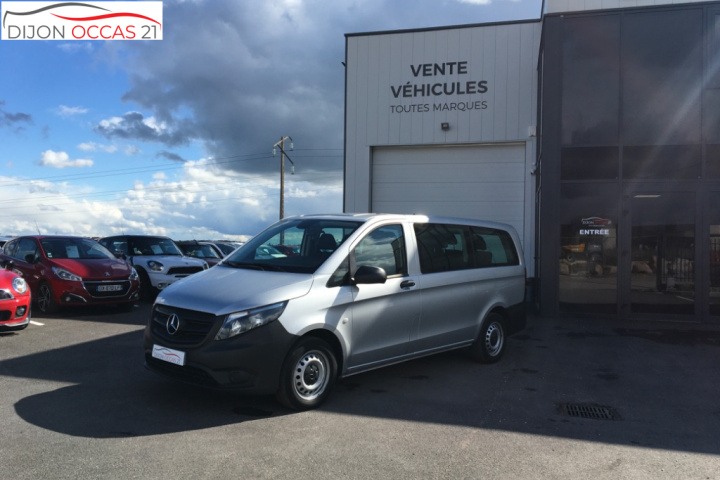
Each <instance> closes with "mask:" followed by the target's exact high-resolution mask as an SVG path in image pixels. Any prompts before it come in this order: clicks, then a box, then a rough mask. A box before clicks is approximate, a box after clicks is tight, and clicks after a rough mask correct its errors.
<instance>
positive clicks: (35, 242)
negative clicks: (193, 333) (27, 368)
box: [0, 235, 140, 313]
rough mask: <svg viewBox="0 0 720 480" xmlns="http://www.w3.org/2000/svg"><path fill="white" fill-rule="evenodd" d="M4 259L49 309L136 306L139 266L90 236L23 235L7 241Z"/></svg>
mask: <svg viewBox="0 0 720 480" xmlns="http://www.w3.org/2000/svg"><path fill="white" fill-rule="evenodd" d="M0 262H3V263H5V264H11V265H12V267H11V268H12V270H13V271H14V272H16V273H18V274H19V275H21V276H22V277H23V278H24V279H25V281H26V282H27V283H28V286H29V288H30V290H31V291H32V297H33V300H35V302H36V303H37V306H38V308H39V309H40V311H41V312H43V313H53V312H55V311H57V310H58V309H59V308H60V307H62V306H65V305H88V304H119V305H125V306H131V305H132V304H133V303H135V302H136V301H137V300H138V299H139V291H140V280H139V278H138V274H137V272H136V271H135V269H134V268H133V267H132V266H130V265H128V264H127V263H126V262H125V261H124V260H121V259H119V258H117V257H115V256H114V255H113V254H112V253H110V251H109V250H108V249H106V248H105V247H103V246H102V245H100V243H98V242H96V241H95V240H92V239H89V238H84V237H69V236H50V235H28V236H24V237H17V238H14V239H12V240H10V241H8V242H7V243H6V244H5V246H4V247H3V253H2V254H0Z"/></svg>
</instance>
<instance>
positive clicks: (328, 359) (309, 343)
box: [276, 337, 337, 410]
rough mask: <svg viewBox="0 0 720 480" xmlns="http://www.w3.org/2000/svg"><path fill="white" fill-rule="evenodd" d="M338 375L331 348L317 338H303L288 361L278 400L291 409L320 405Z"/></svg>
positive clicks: (281, 376) (291, 352) (283, 371)
mask: <svg viewBox="0 0 720 480" xmlns="http://www.w3.org/2000/svg"><path fill="white" fill-rule="evenodd" d="M336 376H337V360H336V358H335V354H334V353H333V350H332V348H330V345H328V344H327V342H325V341H324V340H321V339H319V338H314V337H305V338H303V339H301V340H300V341H299V342H298V343H297V344H296V345H295V347H293V349H292V350H290V353H289V354H288V356H287V357H286V358H285V362H284V363H283V367H282V370H281V372H280V387H279V388H278V391H277V395H276V396H277V400H278V401H279V402H280V403H282V404H283V405H284V406H286V407H288V408H289V409H291V410H310V409H312V408H317V407H318V406H320V405H321V404H322V403H323V402H324V401H325V399H326V398H327V397H328V395H329V394H330V390H331V389H332V387H333V385H334V384H335V377H336Z"/></svg>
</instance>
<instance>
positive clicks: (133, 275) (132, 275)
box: [128, 267, 140, 282]
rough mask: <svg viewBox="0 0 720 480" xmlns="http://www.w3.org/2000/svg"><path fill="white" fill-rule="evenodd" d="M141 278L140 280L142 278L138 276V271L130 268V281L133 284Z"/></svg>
mask: <svg viewBox="0 0 720 480" xmlns="http://www.w3.org/2000/svg"><path fill="white" fill-rule="evenodd" d="M139 278H140V277H139V276H138V273H137V270H135V269H134V268H132V267H130V276H129V277H128V279H129V280H130V281H131V282H134V281H135V280H137V279H139Z"/></svg>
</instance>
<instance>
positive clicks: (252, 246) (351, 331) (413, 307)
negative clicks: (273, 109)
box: [144, 214, 525, 410]
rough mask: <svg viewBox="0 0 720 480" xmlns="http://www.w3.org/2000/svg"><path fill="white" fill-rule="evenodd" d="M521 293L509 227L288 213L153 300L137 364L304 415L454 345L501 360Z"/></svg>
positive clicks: (519, 321)
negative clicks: (343, 388)
mask: <svg viewBox="0 0 720 480" xmlns="http://www.w3.org/2000/svg"><path fill="white" fill-rule="evenodd" d="M276 247H279V248H276ZM287 247H291V248H287ZM281 252H286V253H281ZM524 297H525V265H524V262H523V255H522V251H521V247H520V241H519V238H518V235H517V233H516V231H515V230H514V229H513V228H512V227H510V226H509V225H504V224H500V223H494V222H483V221H477V220H466V219H457V218H445V217H428V216H422V215H389V214H338V215H307V216H298V217H291V218H286V219H283V220H281V221H279V222H278V223H276V224H274V225H272V226H270V227H269V228H267V229H266V230H264V231H263V232H261V233H260V234H258V235H257V236H255V237H254V238H253V239H252V240H250V241H249V242H247V243H246V244H245V245H244V246H243V247H241V248H239V249H238V250H236V251H235V252H234V253H233V254H232V255H230V256H228V257H227V258H225V259H224V260H223V261H222V262H221V263H219V264H218V265H216V266H215V267H213V268H211V269H209V270H205V271H202V272H200V273H197V274H195V275H192V276H190V277H187V278H185V279H183V280H180V281H178V282H176V283H173V284H172V285H170V286H168V287H167V288H166V289H164V290H163V291H162V292H160V294H159V296H158V297H157V299H156V301H155V303H154V305H153V309H152V314H151V317H150V319H149V321H148V324H147V326H146V328H145V333H144V348H145V365H146V367H147V368H149V369H150V370H153V371H155V372H158V373H161V374H165V375H169V376H172V377H175V378H177V379H181V380H185V381H189V382H192V383H195V384H200V385H205V386H208V387H215V388H228V389H236V390H241V391H245V392H248V393H254V394H267V393H275V394H276V396H277V398H278V400H279V401H280V402H281V403H283V404H284V405H285V406H287V407H289V408H291V409H296V410H303V409H309V408H314V407H317V406H318V405H320V404H321V403H322V402H323V401H324V400H325V399H326V398H327V396H328V394H329V393H330V390H331V388H332V386H333V384H334V382H335V381H336V380H337V379H338V378H342V377H347V376H349V375H354V374H357V373H360V372H365V371H367V370H371V369H374V368H379V367H382V366H385V365H390V364H393V363H398V362H402V361H405V360H410V359H413V358H418V357H421V356H425V355H430V354H433V353H438V352H443V351H447V350H451V349H458V348H466V349H467V350H468V351H469V352H470V355H471V357H473V358H474V359H476V360H478V361H481V362H484V363H493V362H496V361H498V360H499V359H500V357H501V356H502V354H503V352H504V350H505V344H506V338H507V336H508V335H511V334H512V333H515V332H517V331H519V330H521V329H522V328H524V326H525V301H524Z"/></svg>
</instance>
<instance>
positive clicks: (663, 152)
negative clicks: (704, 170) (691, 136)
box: [622, 145, 702, 180]
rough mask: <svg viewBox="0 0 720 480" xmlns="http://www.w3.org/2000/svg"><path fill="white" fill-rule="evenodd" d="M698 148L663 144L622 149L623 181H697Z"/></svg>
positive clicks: (699, 164)
mask: <svg viewBox="0 0 720 480" xmlns="http://www.w3.org/2000/svg"><path fill="white" fill-rule="evenodd" d="M701 159H702V147H701V146H700V145H666V146H645V147H625V148H623V161H622V165H623V178H625V179H668V180H673V179H686V180H691V179H697V178H698V177H699V176H700V167H701Z"/></svg>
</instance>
